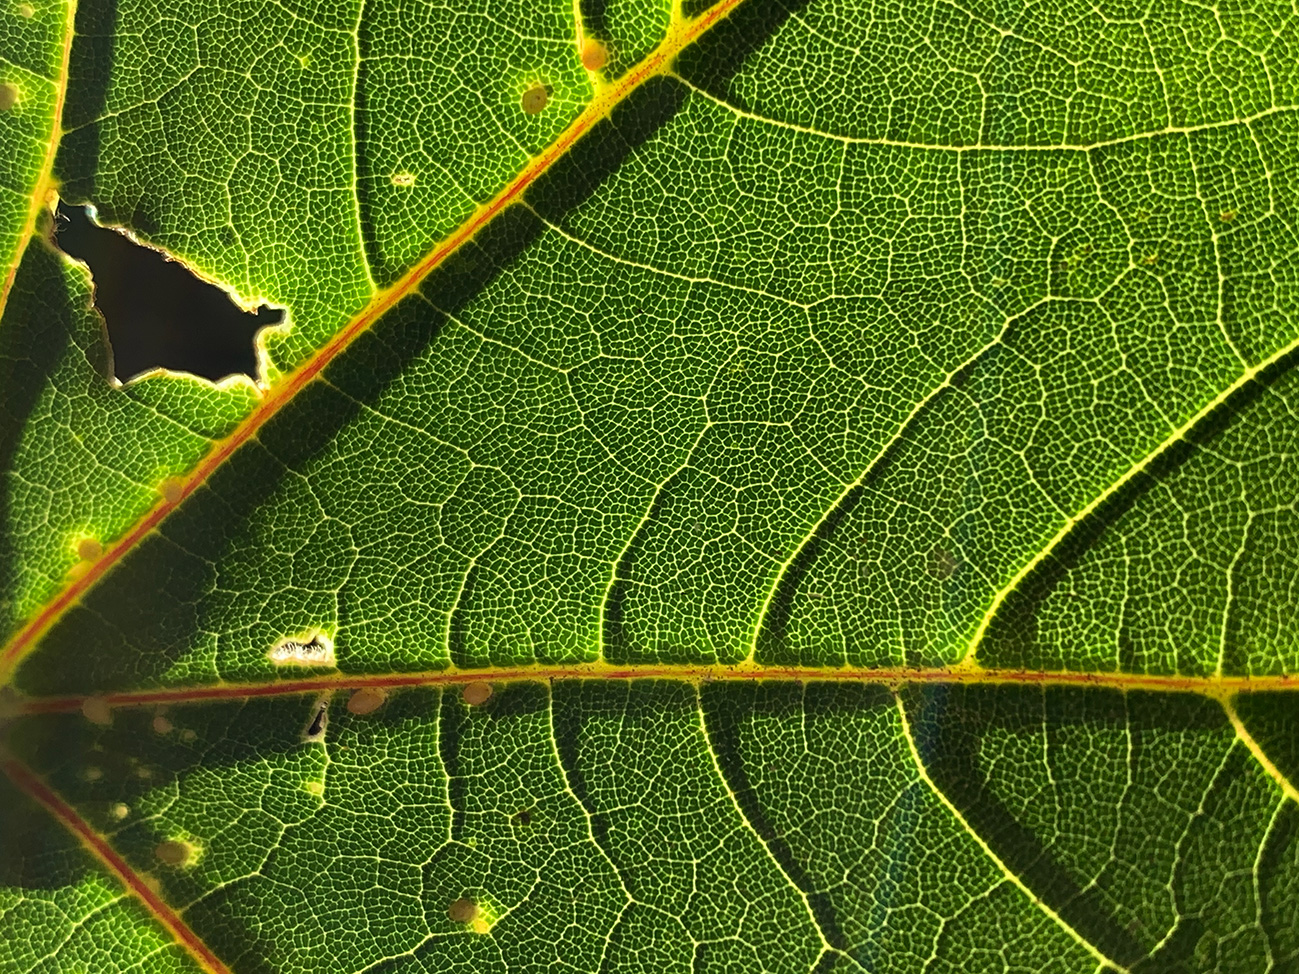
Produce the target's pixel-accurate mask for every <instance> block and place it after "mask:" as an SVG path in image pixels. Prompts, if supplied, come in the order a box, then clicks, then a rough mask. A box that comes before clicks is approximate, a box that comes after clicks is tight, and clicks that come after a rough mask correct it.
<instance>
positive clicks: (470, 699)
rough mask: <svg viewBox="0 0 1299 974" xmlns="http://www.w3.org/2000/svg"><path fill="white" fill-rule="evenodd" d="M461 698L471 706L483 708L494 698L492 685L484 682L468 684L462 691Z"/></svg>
mask: <svg viewBox="0 0 1299 974" xmlns="http://www.w3.org/2000/svg"><path fill="white" fill-rule="evenodd" d="M460 696H461V698H462V699H463V700H464V702H465V703H467V704H469V706H471V707H481V706H482V705H483V704H485V703H486V702H487V701H488V700H490V699H491V698H492V685H491V684H490V683H482V682H476V683H469V684H466V686H465V688H464V689H463V690H461V691H460Z"/></svg>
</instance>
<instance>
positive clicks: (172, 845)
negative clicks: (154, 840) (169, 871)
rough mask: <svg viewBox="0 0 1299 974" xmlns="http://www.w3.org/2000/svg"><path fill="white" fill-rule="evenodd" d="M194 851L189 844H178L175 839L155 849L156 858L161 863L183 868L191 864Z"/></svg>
mask: <svg viewBox="0 0 1299 974" xmlns="http://www.w3.org/2000/svg"><path fill="white" fill-rule="evenodd" d="M192 851H193V850H192V849H191V848H190V845H189V843H188V842H177V841H176V840H174V839H169V840H168V841H166V842H159V843H158V844H157V845H156V846H154V847H153V854H154V856H156V857H157V859H158V861H159V862H161V863H163V864H164V865H167V866H183V865H184V864H185V863H187V862H189V857H190V853H191V852H192Z"/></svg>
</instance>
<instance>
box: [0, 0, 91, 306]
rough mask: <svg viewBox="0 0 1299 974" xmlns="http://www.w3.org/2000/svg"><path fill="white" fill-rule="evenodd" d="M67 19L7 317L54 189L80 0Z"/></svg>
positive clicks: (3, 289) (72, 1)
mask: <svg viewBox="0 0 1299 974" xmlns="http://www.w3.org/2000/svg"><path fill="white" fill-rule="evenodd" d="M64 9H65V11H66V12H65V15H64V21H63V50H62V52H61V55H60V58H59V72H58V74H57V75H56V76H55V77H54V79H53V81H54V112H53V117H52V118H51V119H50V140H49V142H48V143H47V144H46V147H45V158H44V159H43V160H42V161H41V168H40V170H39V171H38V172H37V174H36V182H35V184H34V185H33V186H32V195H31V199H30V200H29V201H28V204H27V219H26V221H25V222H24V223H23V229H22V233H21V234H19V237H18V242H17V243H16V244H15V247H14V253H13V258H12V260H11V261H10V263H9V267H8V269H7V270H6V272H5V278H4V283H3V284H0V317H3V316H4V311H5V306H6V305H7V304H8V303H9V293H10V291H12V290H13V286H14V280H15V279H16V278H17V276H18V266H19V265H20V264H21V263H22V261H23V254H24V253H26V251H27V244H28V243H29V242H30V241H31V239H32V236H33V235H34V234H35V233H36V222H37V220H39V219H40V215H41V211H42V210H44V209H45V207H46V203H47V201H48V200H49V197H50V192H51V190H53V189H54V157H55V154H56V153H57V152H58V149H59V142H60V141H61V140H62V138H63V106H64V104H65V103H66V101H67V93H68V64H69V62H70V61H71V58H72V38H73V35H74V28H75V25H76V18H77V3H76V0H67V3H66V5H65V8H64Z"/></svg>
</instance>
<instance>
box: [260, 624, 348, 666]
mask: <svg viewBox="0 0 1299 974" xmlns="http://www.w3.org/2000/svg"><path fill="white" fill-rule="evenodd" d="M267 656H268V657H269V658H270V661H271V662H272V663H276V664H278V665H280V666H333V665H334V641H333V640H332V639H330V638H329V636H328V635H326V634H325V633H323V632H312V633H307V634H300V635H296V636H286V637H285V638H283V639H281V640H280V641H279V642H277V643H276V644H275V645H274V646H272V647H271V649H270V652H269V653H267Z"/></svg>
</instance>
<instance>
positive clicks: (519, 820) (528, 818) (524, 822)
mask: <svg viewBox="0 0 1299 974" xmlns="http://www.w3.org/2000/svg"><path fill="white" fill-rule="evenodd" d="M513 822H514V824H515V825H518V826H528V825H531V824H532V809H530V808H525V809H522V810H521V811H517V812H515V813H514V816H513Z"/></svg>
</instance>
